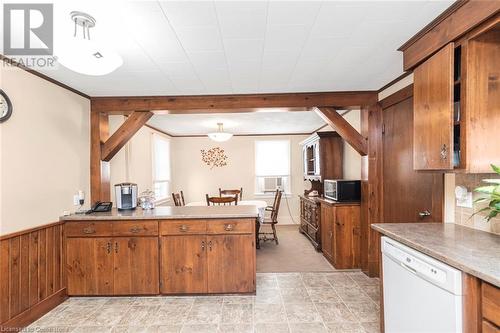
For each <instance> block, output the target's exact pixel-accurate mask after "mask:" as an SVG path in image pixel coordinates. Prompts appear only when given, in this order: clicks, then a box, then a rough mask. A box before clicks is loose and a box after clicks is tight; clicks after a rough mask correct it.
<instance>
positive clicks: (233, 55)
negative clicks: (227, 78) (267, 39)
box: [224, 38, 264, 60]
mask: <svg viewBox="0 0 500 333" xmlns="http://www.w3.org/2000/svg"><path fill="white" fill-rule="evenodd" d="M263 48H264V40H263V39H235V38H226V39H224V49H225V51H226V56H227V57H228V59H230V60H252V59H253V60H255V59H259V60H260V59H261V58H262V50H263Z"/></svg>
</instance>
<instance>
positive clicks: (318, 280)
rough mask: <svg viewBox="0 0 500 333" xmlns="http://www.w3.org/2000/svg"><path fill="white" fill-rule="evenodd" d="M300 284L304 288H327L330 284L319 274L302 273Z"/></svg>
mask: <svg viewBox="0 0 500 333" xmlns="http://www.w3.org/2000/svg"><path fill="white" fill-rule="evenodd" d="M302 282H303V283H304V285H305V286H306V288H329V287H330V282H328V280H327V279H326V276H325V275H324V274H321V273H302Z"/></svg>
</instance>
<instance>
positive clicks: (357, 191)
mask: <svg viewBox="0 0 500 333" xmlns="http://www.w3.org/2000/svg"><path fill="white" fill-rule="evenodd" d="M323 190H324V191H323V194H324V196H325V198H327V199H330V200H335V201H360V200H361V181H360V180H345V179H325V181H324V188H323Z"/></svg>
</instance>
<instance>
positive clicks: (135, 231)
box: [130, 225, 141, 234]
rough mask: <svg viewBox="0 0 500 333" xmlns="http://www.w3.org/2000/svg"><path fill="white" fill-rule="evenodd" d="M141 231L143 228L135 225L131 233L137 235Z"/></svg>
mask: <svg viewBox="0 0 500 333" xmlns="http://www.w3.org/2000/svg"><path fill="white" fill-rule="evenodd" d="M140 231H141V228H140V227H138V226H136V225H134V226H133V227H132V228H130V232H132V233H134V234H136V233H138V232H140Z"/></svg>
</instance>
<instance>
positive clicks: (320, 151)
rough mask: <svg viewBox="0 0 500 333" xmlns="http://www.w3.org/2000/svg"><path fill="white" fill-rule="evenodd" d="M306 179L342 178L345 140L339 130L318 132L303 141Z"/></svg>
mask: <svg viewBox="0 0 500 333" xmlns="http://www.w3.org/2000/svg"><path fill="white" fill-rule="evenodd" d="M301 145H302V151H303V161H304V179H307V180H312V181H322V180H324V179H339V178H342V172H343V166H342V159H343V155H344V145H343V140H342V138H341V137H340V135H339V134H338V133H337V132H331V131H330V132H317V133H314V134H313V135H311V136H310V137H309V138H307V139H306V140H304V141H302V142H301Z"/></svg>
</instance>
